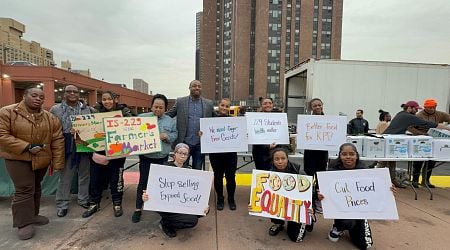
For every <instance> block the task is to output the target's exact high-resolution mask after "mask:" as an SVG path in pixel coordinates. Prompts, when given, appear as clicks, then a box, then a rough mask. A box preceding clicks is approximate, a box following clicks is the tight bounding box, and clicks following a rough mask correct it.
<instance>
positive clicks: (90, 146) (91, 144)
mask: <svg viewBox="0 0 450 250" xmlns="http://www.w3.org/2000/svg"><path fill="white" fill-rule="evenodd" d="M105 117H122V112H121V111H113V112H106V113H94V114H88V115H71V116H70V120H71V121H72V128H73V129H75V130H76V131H77V139H76V146H77V152H98V151H103V150H105V129H104V128H103V118H105Z"/></svg>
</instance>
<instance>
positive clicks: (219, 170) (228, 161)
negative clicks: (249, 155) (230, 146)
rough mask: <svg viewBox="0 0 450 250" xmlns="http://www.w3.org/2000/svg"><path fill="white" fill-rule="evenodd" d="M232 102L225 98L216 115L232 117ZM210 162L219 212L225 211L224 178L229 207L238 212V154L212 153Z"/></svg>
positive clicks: (221, 101)
mask: <svg viewBox="0 0 450 250" xmlns="http://www.w3.org/2000/svg"><path fill="white" fill-rule="evenodd" d="M229 112H230V100H229V99H227V98H223V99H222V100H220V103H219V109H218V111H217V113H216V116H217V117H230V115H229ZM209 160H210V162H211V167H212V169H213V172H214V189H215V190H216V194H217V210H223V207H224V205H225V204H224V203H225V198H224V196H223V176H224V175H225V179H226V181H227V184H226V185H227V194H228V206H229V207H230V210H236V202H235V200H234V193H235V191H236V179H235V178H236V177H235V174H236V169H237V153H236V152H227V153H210V154H209Z"/></svg>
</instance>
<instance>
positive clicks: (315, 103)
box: [303, 98, 328, 213]
mask: <svg viewBox="0 0 450 250" xmlns="http://www.w3.org/2000/svg"><path fill="white" fill-rule="evenodd" d="M309 110H311V115H324V113H323V102H322V100H320V99H319V98H313V99H312V100H311V101H310V102H309ZM303 162H304V164H305V172H306V174H307V175H310V176H314V178H315V179H316V180H317V175H316V173H317V171H325V170H326V169H327V165H328V151H326V150H310V149H305V151H304V158H303ZM315 186H316V189H318V188H319V184H318V183H317V181H316V185H315ZM313 207H314V209H315V211H316V212H318V213H322V203H321V202H320V201H319V200H318V199H317V197H314V204H313Z"/></svg>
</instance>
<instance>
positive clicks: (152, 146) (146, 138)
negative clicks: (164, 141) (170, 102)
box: [103, 117, 161, 159]
mask: <svg viewBox="0 0 450 250" xmlns="http://www.w3.org/2000/svg"><path fill="white" fill-rule="evenodd" d="M103 125H104V127H105V133H106V135H105V137H106V138H105V142H106V157H107V158H109V159H113V158H120V157H126V156H129V155H140V154H148V153H153V152H159V151H161V140H160V139H159V130H158V118H156V117H119V118H104V119H103Z"/></svg>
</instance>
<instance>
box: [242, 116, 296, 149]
mask: <svg viewBox="0 0 450 250" xmlns="http://www.w3.org/2000/svg"><path fill="white" fill-rule="evenodd" d="M245 117H246V118H247V132H248V143H249V144H253V145H257V144H272V143H273V142H275V143H276V144H289V129H288V122H287V114H286V113H265V112H247V113H245Z"/></svg>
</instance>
